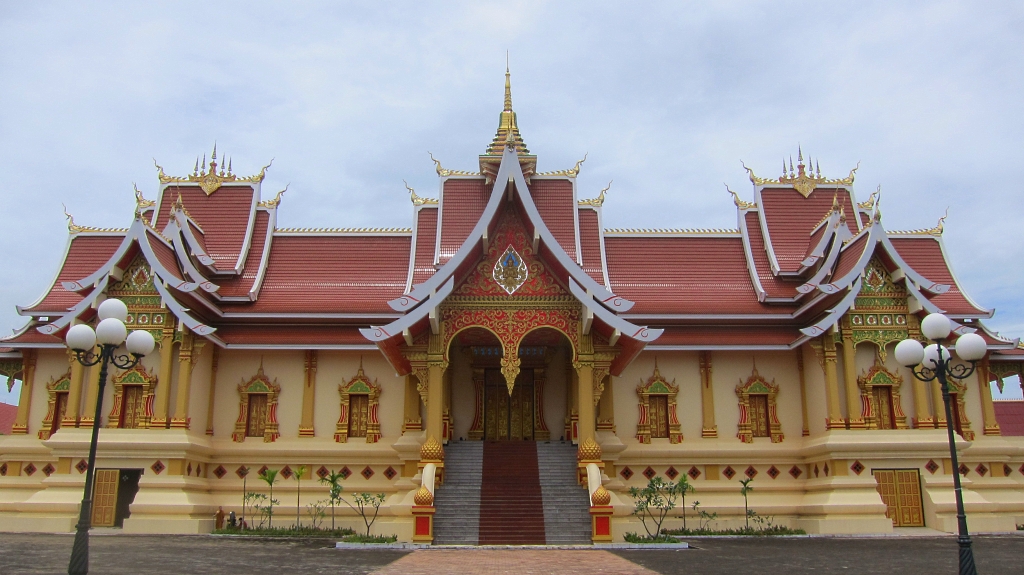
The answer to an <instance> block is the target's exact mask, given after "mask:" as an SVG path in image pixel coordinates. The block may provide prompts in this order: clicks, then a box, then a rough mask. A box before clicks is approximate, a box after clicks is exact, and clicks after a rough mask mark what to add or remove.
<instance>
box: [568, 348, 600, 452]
mask: <svg viewBox="0 0 1024 575" xmlns="http://www.w3.org/2000/svg"><path fill="white" fill-rule="evenodd" d="M573 367H575V368H576V375H577V378H578V381H579V383H578V385H577V386H576V389H577V391H578V393H579V402H578V405H577V408H578V409H579V414H580V419H579V422H578V423H577V424H576V425H577V430H578V431H577V434H578V437H579V442H580V444H581V445H582V444H583V442H584V441H586V440H588V439H589V440H591V441H594V433H595V431H596V430H595V426H594V423H595V417H594V360H593V357H592V356H583V355H581V356H580V358H579V361H577V362H576V363H575V364H574V365H573Z"/></svg>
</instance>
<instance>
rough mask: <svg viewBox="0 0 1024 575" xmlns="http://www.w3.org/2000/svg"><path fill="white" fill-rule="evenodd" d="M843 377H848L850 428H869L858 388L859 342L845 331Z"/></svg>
mask: <svg viewBox="0 0 1024 575" xmlns="http://www.w3.org/2000/svg"><path fill="white" fill-rule="evenodd" d="M843 377H844V379H846V412H847V415H849V418H848V419H847V423H848V424H849V427H850V429H867V424H865V423H864V416H863V415H862V414H861V404H860V403H861V402H860V389H858V388H857V344H855V343H854V342H853V337H851V335H850V334H849V333H846V332H845V330H844V333H843Z"/></svg>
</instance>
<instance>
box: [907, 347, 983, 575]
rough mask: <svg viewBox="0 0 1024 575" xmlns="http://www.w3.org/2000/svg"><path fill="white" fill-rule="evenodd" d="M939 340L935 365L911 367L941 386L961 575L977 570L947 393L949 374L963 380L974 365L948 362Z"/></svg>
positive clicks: (950, 406)
mask: <svg viewBox="0 0 1024 575" xmlns="http://www.w3.org/2000/svg"><path fill="white" fill-rule="evenodd" d="M940 344H941V340H936V341H935V347H936V349H937V351H938V352H939V353H938V356H939V358H938V359H937V360H936V361H935V368H934V369H929V368H927V367H923V366H921V367H918V368H914V369H912V371H913V372H914V377H916V378H917V379H919V380H921V381H935V380H936V379H938V380H939V385H941V386H942V401H943V403H945V405H946V434H947V435H948V436H949V457H950V459H951V460H952V461H953V486H954V491H955V493H956V522H957V531H958V533H957V543H958V544H959V545H960V575H977V573H978V570H977V569H976V568H975V566H974V552H973V551H972V550H971V535H970V533H968V532H967V515H966V514H965V513H964V497H963V494H962V489H961V487H960V464H959V462H958V461H957V457H956V438H955V436H954V435H953V408H952V404H951V401H952V397H951V396H950V393H949V378H953V379H956V380H957V381H961V380H964V379H966V378H968V377H970V376H971V374H973V373H974V370H975V368H976V367H977V363H978V362H976V361H972V362H970V366H966V365H964V364H958V365H951V362H950V359H951V357H950V356H949V352H948V351H946V350H945V349H944V348H943V347H942V346H941V345H940Z"/></svg>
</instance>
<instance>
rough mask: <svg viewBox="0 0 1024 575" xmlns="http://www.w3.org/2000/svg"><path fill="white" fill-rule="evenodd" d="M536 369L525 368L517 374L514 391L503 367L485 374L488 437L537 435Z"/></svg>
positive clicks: (486, 436) (486, 435) (485, 433)
mask: <svg viewBox="0 0 1024 575" xmlns="http://www.w3.org/2000/svg"><path fill="white" fill-rule="evenodd" d="M533 391H534V389H533V370H532V369H524V370H523V371H522V372H520V374H519V377H518V378H516V385H515V387H513V388H512V395H509V393H508V387H507V386H506V385H505V378H504V376H503V375H502V374H501V372H500V371H499V370H496V369H488V370H487V372H486V374H485V376H484V439H487V440H507V439H517V440H523V439H533V431H534V421H533V419H534V415H533V414H534V407H535V406H534V398H533Z"/></svg>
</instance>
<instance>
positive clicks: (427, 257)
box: [412, 208, 437, 285]
mask: <svg viewBox="0 0 1024 575" xmlns="http://www.w3.org/2000/svg"><path fill="white" fill-rule="evenodd" d="M416 218H417V220H416V238H415V242H416V246H415V249H416V261H414V262H413V271H412V285H416V284H419V283H423V282H425V281H427V279H429V278H430V276H432V275H434V272H435V271H436V270H435V269H434V248H435V246H436V242H437V208H420V210H419V211H418V212H417V213H416Z"/></svg>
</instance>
